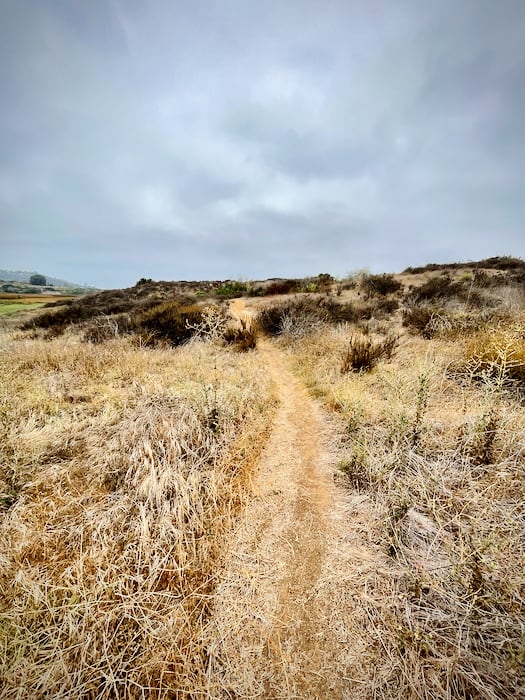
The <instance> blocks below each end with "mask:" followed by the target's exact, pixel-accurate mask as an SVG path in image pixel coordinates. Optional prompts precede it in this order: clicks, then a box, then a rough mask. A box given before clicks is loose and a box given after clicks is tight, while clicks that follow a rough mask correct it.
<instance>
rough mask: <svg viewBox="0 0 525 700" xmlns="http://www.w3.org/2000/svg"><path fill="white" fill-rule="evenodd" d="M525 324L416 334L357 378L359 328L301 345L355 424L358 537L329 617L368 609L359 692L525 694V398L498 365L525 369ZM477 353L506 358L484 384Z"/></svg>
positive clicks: (338, 574) (301, 353)
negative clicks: (466, 336)
mask: <svg viewBox="0 0 525 700" xmlns="http://www.w3.org/2000/svg"><path fill="white" fill-rule="evenodd" d="M393 325H394V326H395V325H396V324H393ZM520 329H521V330H520ZM520 329H517V328H516V327H504V326H500V327H498V328H497V329H494V330H493V331H491V332H488V337H489V338H490V339H491V343H489V342H487V336H484V339H481V338H477V337H476V338H474V339H471V340H470V341H469V340H465V341H462V340H460V339H458V338H456V339H455V340H444V339H442V340H423V339H421V338H414V337H410V336H407V335H405V336H404V337H402V338H401V341H400V347H399V349H398V352H397V354H396V355H395V356H394V357H393V359H392V360H390V361H384V362H381V363H379V364H378V366H377V368H376V369H375V370H374V371H372V372H371V373H366V374H364V373H361V374H357V375H356V374H342V373H341V372H340V362H341V357H343V356H344V353H345V350H346V345H347V343H348V338H349V337H350V336H351V334H352V333H353V332H354V330H353V329H352V328H339V329H336V330H333V329H332V330H329V329H325V330H324V331H323V332H322V333H318V334H316V335H313V336H311V337H310V338H303V339H299V340H294V341H292V342H288V343H287V344H286V347H287V352H288V353H289V354H290V355H291V357H292V360H293V361H294V363H295V367H296V371H297V372H298V374H299V375H300V376H302V377H303V379H304V380H305V382H306V383H307V384H308V385H309V387H310V389H311V391H312V392H313V393H314V394H315V395H316V396H318V397H319V398H321V399H323V400H324V402H325V405H327V406H328V407H329V408H331V409H332V410H334V411H335V412H336V413H337V414H338V415H339V418H340V423H341V430H342V438H341V458H340V464H339V468H340V477H339V480H340V482H341V483H342V484H343V485H344V486H345V488H346V489H347V491H348V494H349V500H350V504H351V505H350V506H349V508H350V510H351V514H352V515H351V519H349V521H348V522H347V523H346V526H347V530H346V538H347V539H350V540H352V542H353V544H354V547H355V549H354V555H352V556H350V557H347V558H346V561H345V560H344V558H343V557H340V558H339V560H338V561H337V560H336V561H335V562H334V563H333V566H332V571H331V573H330V582H327V585H329V583H331V585H332V586H339V594H338V595H339V603H338V604H337V605H335V606H334V601H333V600H332V604H331V606H330V608H327V617H328V619H331V624H332V625H338V624H345V623H344V619H343V618H344V616H343V615H338V614H337V607H338V606H339V609H340V610H344V609H345V607H346V608H347V610H348V609H352V610H353V613H352V618H351V622H350V623H349V618H348V617H347V622H346V624H347V625H348V624H349V625H350V628H351V632H349V633H348V638H349V639H351V640H353V641H352V642H351V644H352V646H353V648H354V652H355V651H356V650H358V653H354V655H352V656H351V657H350V658H347V659H346V669H347V671H346V672H347V675H348V678H349V683H348V688H349V689H351V694H350V695H348V697H352V698H372V697H373V698H385V700H386V699H389V700H390V699H392V698H425V699H427V698H428V700H430V699H431V698H432V699H435V698H440V699H441V698H442V699H443V700H445V699H448V698H484V699H487V700H488V699H489V698H490V699H492V700H495V699H496V698H498V699H500V698H508V699H509V700H510V698H518V697H525V671H524V669H525V567H524V564H525V549H524V542H525V528H524V523H525V480H524V479H523V462H524V458H525V407H524V405H523V401H522V394H521V393H520V392H516V389H515V388H512V386H511V387H510V388H506V384H505V383H504V382H501V381H499V379H500V376H499V374H498V372H496V371H495V367H496V366H500V365H501V366H502V367H503V369H502V371H505V372H507V371H508V370H509V368H511V369H512V371H513V372H514V376H515V377H516V376H517V372H518V369H517V368H518V366H521V368H522V369H523V356H522V355H521V354H520V353H519V352H518V350H517V349H516V338H517V337H518V336H519V337H520V338H521V337H522V335H521V334H522V332H523V326H520ZM391 330H395V331H397V332H399V328H398V327H397V328H388V329H385V331H391ZM520 347H521V348H523V345H520ZM481 348H483V352H482V350H481ZM494 348H496V349H497V350H494ZM501 348H505V349H506V351H505V352H503V351H502V350H501ZM509 348H511V351H509V352H507V350H508V349H509ZM521 352H522V350H521ZM472 357H477V358H485V360H486V361H488V360H487V358H489V359H490V362H492V363H493V364H491V365H490V367H491V369H492V370H493V371H491V372H485V373H484V374H482V375H478V379H479V376H481V378H482V379H483V381H468V380H466V379H465V375H464V374H461V375H458V374H457V373H456V371H454V372H453V371H452V369H453V368H455V367H456V365H457V363H458V362H465V358H467V359H469V358H472ZM520 362H521V365H520ZM341 551H344V550H341ZM356 601H359V604H358V605H357V606H356ZM334 607H335V608H336V611H335V612H334V611H333V609H334Z"/></svg>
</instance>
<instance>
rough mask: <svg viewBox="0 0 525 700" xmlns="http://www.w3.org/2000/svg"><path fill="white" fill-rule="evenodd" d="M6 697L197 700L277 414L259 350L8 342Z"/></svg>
mask: <svg viewBox="0 0 525 700" xmlns="http://www.w3.org/2000/svg"><path fill="white" fill-rule="evenodd" d="M0 372H1V375H2V376H1V380H0V385H1V387H2V389H1V391H2V397H1V403H0V411H1V416H2V423H1V426H2V442H1V463H2V482H1V485H0V490H1V492H2V493H1V498H2V505H3V508H2V510H3V512H2V515H1V518H2V522H1V528H0V557H1V566H0V572H1V573H0V601H1V613H0V614H1V624H0V657H1V663H2V666H1V673H0V675H1V676H2V679H3V681H2V689H1V691H0V695H1V697H5V698H15V697H17V698H110V697H113V698H114V697H123V698H124V697H125V698H128V697H129V698H134V697H137V698H142V697H186V696H187V697H190V696H191V697H194V696H195V695H199V694H200V693H202V694H204V692H205V682H206V673H207V657H206V640H205V639H203V638H202V634H201V632H202V629H203V627H204V624H205V622H206V619H207V615H208V609H209V606H210V603H211V601H212V593H213V587H214V583H215V578H216V564H217V560H218V557H219V555H220V552H221V548H222V546H223V538H224V537H226V535H227V533H228V530H229V528H230V527H231V523H232V519H234V518H235V514H236V512H237V511H238V509H239V508H241V507H242V502H243V499H244V498H245V496H246V493H247V485H248V483H249V480H250V470H251V468H252V464H253V461H254V460H255V458H256V456H257V454H258V451H259V450H260V447H261V445H262V442H263V438H264V434H265V431H266V429H267V426H268V420H269V416H270V414H271V409H272V388H271V386H270V385H269V383H268V381H267V379H266V378H265V376H264V374H263V373H262V372H261V370H260V368H259V367H258V366H257V360H256V357H255V356H254V355H249V354H239V353H233V352H231V351H229V350H228V349H224V348H219V347H217V346H215V345H213V344H210V343H206V342H194V343H193V344H191V345H186V346H184V347H182V348H177V349H171V348H168V347H163V348H156V349H155V350H150V349H147V348H144V347H140V346H139V347H134V346H133V345H132V344H130V343H129V342H128V340H127V339H119V338H117V339H114V340H111V341H107V342H105V343H104V344H101V343H99V344H95V345H94V344H88V343H82V342H80V340H79V339H78V337H76V336H75V335H73V334H70V335H66V336H63V337H60V338H55V339H53V340H40V339H34V338H33V339H31V338H29V339H28V338H20V337H16V334H13V333H12V332H11V333H5V334H4V336H3V337H2V340H1V346H0Z"/></svg>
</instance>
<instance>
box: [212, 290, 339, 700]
mask: <svg viewBox="0 0 525 700" xmlns="http://www.w3.org/2000/svg"><path fill="white" fill-rule="evenodd" d="M232 306H233V310H234V312H235V313H236V314H237V315H238V316H241V317H242V316H244V317H246V313H247V311H246V309H245V308H244V307H243V305H242V303H239V302H236V303H235V304H234V305H232ZM258 352H259V355H260V358H261V363H263V365H264V366H265V367H266V368H267V371H268V372H269V373H270V375H271V377H272V379H273V380H274V382H275V384H276V386H277V391H278V399H279V405H278V408H277V411H276V416H275V420H274V425H273V430H272V433H271V437H270V439H269V442H268V444H267V446H266V449H265V451H264V453H263V455H262V457H261V461H260V464H259V469H258V473H257V475H256V480H255V483H254V484H253V492H254V497H253V498H252V499H251V500H250V502H249V503H248V505H247V507H246V509H245V511H244V514H243V517H242V520H241V523H240V525H239V527H238V529H237V532H236V533H235V537H234V540H233V542H231V543H230V549H229V552H228V554H227V556H226V562H225V567H224V573H223V576H222V582H221V584H220V585H219V588H218V591H217V599H216V603H215V606H214V617H213V620H212V623H211V632H210V635H211V637H212V640H213V641H212V643H211V644H210V659H211V661H210V688H209V697H231V698H234V697H235V698H239V697H243V698H244V697H250V698H312V699H313V698H342V697H350V695H348V696H347V695H345V691H344V690H343V685H344V686H345V687H346V688H348V683H346V684H344V683H343V684H342V681H343V680H344V678H343V676H344V673H343V672H342V670H341V669H342V667H346V666H347V663H346V659H347V653H348V648H347V647H348V644H349V640H348V634H347V630H345V629H343V628H344V625H343V628H342V627H341V622H340V614H341V612H342V613H343V614H344V612H345V610H344V608H345V607H346V608H348V605H347V602H346V603H344V604H343V603H342V601H341V600H338V601H336V600H335V597H337V596H335V597H334V589H333V586H332V584H333V582H334V580H335V579H334V576H333V572H331V569H333V562H334V556H335V558H336V559H337V560H338V563H340V562H339V559H340V554H341V552H340V551H339V550H340V547H339V545H338V542H339V544H340V543H341V541H342V539H344V537H342V533H343V530H342V529H341V525H342V523H343V521H344V520H345V519H346V514H347V510H348V508H347V506H348V504H347V503H345V502H344V499H343V497H342V495H341V494H340V493H339V492H338V489H337V488H336V487H335V485H334V482H333V462H334V459H335V455H334V444H336V443H337V435H336V433H335V430H334V428H333V427H331V426H330V424H329V422H328V421H327V419H326V417H325V416H324V415H323V412H322V410H321V409H320V407H319V406H318V405H317V404H316V403H315V401H313V399H312V398H311V397H310V396H309V395H308V393H307V390H306V388H305V387H304V386H303V385H302V383H301V382H300V381H299V380H298V379H297V378H296V377H295V376H294V375H293V374H292V372H291V370H290V368H289V366H288V364H287V360H286V357H285V356H284V354H283V353H282V351H280V350H279V349H277V348H276V346H275V345H273V344H271V343H270V342H268V341H262V342H260V343H259V349H258ZM343 558H344V557H343ZM334 605H338V606H339V609H338V612H337V618H338V622H337V625H338V627H337V626H336V628H334V620H333V615H332V614H331V609H332V608H333V606H334ZM352 607H353V606H352ZM341 608H343V609H341ZM343 657H344V658H343ZM218 686H219V687H218Z"/></svg>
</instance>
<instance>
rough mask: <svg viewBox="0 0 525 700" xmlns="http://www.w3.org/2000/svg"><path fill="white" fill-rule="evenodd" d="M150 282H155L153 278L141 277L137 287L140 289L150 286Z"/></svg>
mask: <svg viewBox="0 0 525 700" xmlns="http://www.w3.org/2000/svg"><path fill="white" fill-rule="evenodd" d="M150 282H153V280H152V279H151V277H141V278H140V279H139V281H138V282H137V284H136V285H135V287H140V286H141V285H143V284H149V283H150Z"/></svg>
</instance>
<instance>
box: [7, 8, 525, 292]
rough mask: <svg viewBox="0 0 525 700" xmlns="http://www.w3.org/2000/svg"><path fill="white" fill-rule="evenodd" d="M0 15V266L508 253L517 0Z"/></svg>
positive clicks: (385, 259) (200, 270) (180, 268)
mask: <svg viewBox="0 0 525 700" xmlns="http://www.w3.org/2000/svg"><path fill="white" fill-rule="evenodd" d="M0 27H1V29H0V89H1V93H0V94H1V100H0V134H1V135H0V242H1V248H0V250H1V258H2V259H1V265H0V267H16V268H20V267H24V268H35V269H38V270H41V271H43V272H46V273H48V274H55V275H57V276H61V277H68V278H72V279H74V280H76V281H79V282H84V281H85V282H90V283H93V284H97V285H100V286H121V285H127V284H132V283H133V282H134V281H135V280H136V279H138V278H139V277H142V276H147V277H150V276H151V277H154V278H157V279H159V278H164V279H196V278H201V279H202V278H214V279H216V278H225V277H239V276H243V277H266V276H275V275H286V276H294V275H305V274H317V273H318V272H322V271H329V272H332V273H334V274H344V273H345V272H347V271H349V270H352V269H355V268H357V267H363V266H368V267H370V268H371V269H373V270H396V269H401V268H403V267H405V266H407V265H409V264H417V263H425V262H429V261H445V260H455V259H469V258H477V257H485V256H487V255H493V254H514V255H520V256H525V230H524V223H525V197H524V196H523V194H524V192H525V170H524V168H523V163H524V162H525V122H524V119H523V116H524V115H525V81H524V80H523V76H524V75H525V44H524V42H523V36H525V5H524V4H523V2H522V0H504V1H503V2H501V3H494V2H493V1H492V0H490V1H489V0H462V2H461V3H459V4H458V3H457V2H452V1H451V0H443V2H440V3H434V2H430V1H428V2H427V1H426V0H424V1H423V2H416V0H402V1H401V2H398V3H392V2H390V0H371V1H370V2H368V3H366V4H365V3H360V2H348V1H346V0H345V1H343V0H333V1H332V2H325V3H319V2H318V0H315V1H314V0H291V1H290V2H287V3H282V2H274V0H269V2H267V3H263V4H261V3H252V2H244V1H242V2H241V0H221V1H219V0H206V1H204V0H201V1H199V0H197V1H196V2H192V3H180V2H173V1H170V0H149V2H147V3H143V2H140V1H139V0H91V2H89V3H84V2H81V1H80V0H77V1H74V2H71V1H70V0H7V1H6V2H4V3H2V6H1V9H0Z"/></svg>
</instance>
